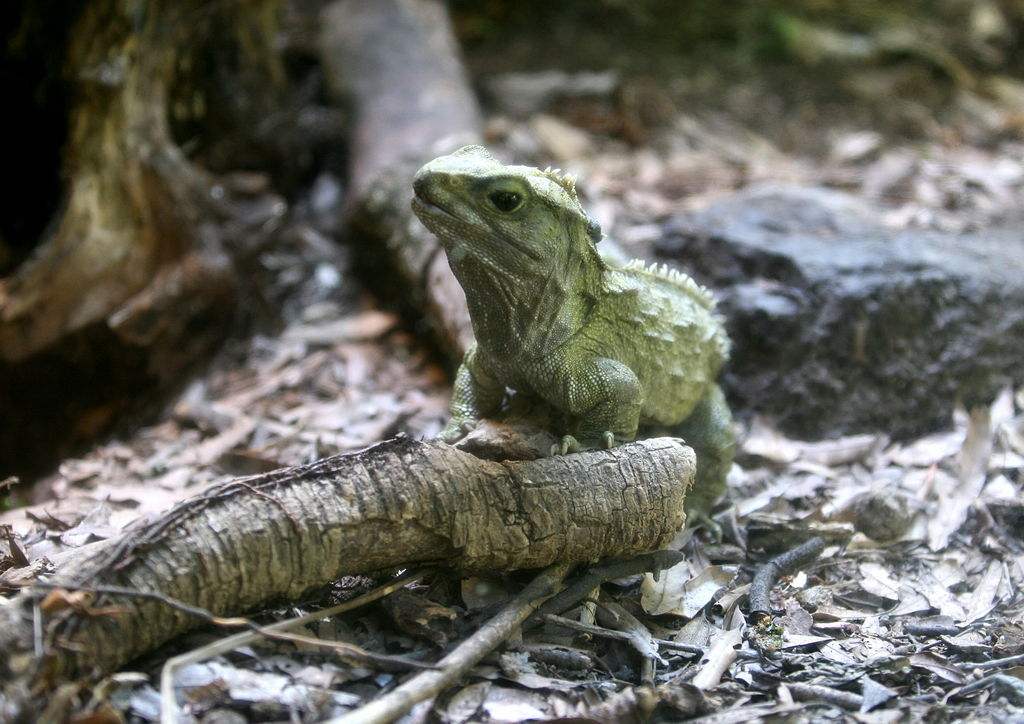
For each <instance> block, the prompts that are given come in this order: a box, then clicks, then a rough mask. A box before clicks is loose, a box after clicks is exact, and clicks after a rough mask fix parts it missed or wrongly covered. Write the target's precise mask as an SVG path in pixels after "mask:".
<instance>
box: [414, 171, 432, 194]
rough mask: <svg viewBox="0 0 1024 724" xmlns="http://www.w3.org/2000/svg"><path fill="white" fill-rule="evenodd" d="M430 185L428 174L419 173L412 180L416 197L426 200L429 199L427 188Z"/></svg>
mask: <svg viewBox="0 0 1024 724" xmlns="http://www.w3.org/2000/svg"><path fill="white" fill-rule="evenodd" d="M429 184H430V181H429V180H428V179H427V174H425V173H418V174H416V176H415V177H414V178H413V180H412V190H413V191H415V192H416V195H417V196H419V197H420V198H421V199H425V198H426V197H427V186H428V185H429Z"/></svg>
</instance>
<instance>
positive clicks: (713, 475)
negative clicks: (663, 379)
mask: <svg viewBox="0 0 1024 724" xmlns="http://www.w3.org/2000/svg"><path fill="white" fill-rule="evenodd" d="M675 432H676V434H677V435H679V436H680V437H681V438H683V439H684V440H685V441H686V444H687V445H689V446H690V447H692V448H693V450H694V452H695V453H696V454H697V475H696V478H695V480H694V483H693V487H692V488H690V492H689V493H687V495H686V517H687V521H686V522H687V524H688V525H691V526H692V525H693V524H694V523H698V522H704V523H706V524H708V527H709V528H711V530H712V532H713V533H714V532H715V529H716V528H717V525H716V524H714V523H713V522H712V521H711V520H710V518H709V514H710V513H711V508H712V507H713V506H714V504H715V502H716V501H717V500H718V499H719V498H720V497H722V495H723V494H724V493H725V478H726V476H727V475H728V474H729V468H731V467H732V461H733V457H734V456H735V454H736V434H735V432H734V431H733V429H732V413H731V412H730V411H729V405H728V403H727V402H726V401H725V395H724V394H723V393H722V390H721V388H720V387H719V386H718V385H713V386H712V387H711V389H709V390H708V394H707V395H705V396H704V399H703V400H701V401H700V402H699V403H698V404H697V407H695V408H694V410H693V412H691V413H690V416H689V417H688V418H686V419H685V420H684V421H683V422H682V423H681V424H680V425H679V426H678V427H677V428H676V430H675ZM718 532H719V533H720V531H718Z"/></svg>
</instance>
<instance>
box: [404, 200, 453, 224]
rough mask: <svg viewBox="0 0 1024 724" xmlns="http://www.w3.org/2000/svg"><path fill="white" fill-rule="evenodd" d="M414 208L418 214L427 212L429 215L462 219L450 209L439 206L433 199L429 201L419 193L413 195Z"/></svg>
mask: <svg viewBox="0 0 1024 724" xmlns="http://www.w3.org/2000/svg"><path fill="white" fill-rule="evenodd" d="M412 210H413V211H414V212H416V215H417V216H419V215H421V214H425V215H427V216H446V217H448V218H449V219H454V220H455V221H461V219H459V217H458V216H456V215H455V214H453V213H452V212H450V211H449V210H448V209H446V208H444V207H442V206H438V205H437V204H435V203H434V202H432V201H427V200H426V199H425V198H423V197H422V196H420V195H419V194H416V195H415V196H413V197H412Z"/></svg>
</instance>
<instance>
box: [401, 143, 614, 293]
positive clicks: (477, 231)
mask: <svg viewBox="0 0 1024 724" xmlns="http://www.w3.org/2000/svg"><path fill="white" fill-rule="evenodd" d="M413 188H414V189H415V197H414V198H413V201H412V208H413V211H415V212H416V215H417V216H418V217H419V218H420V220H421V221H422V222H423V224H424V225H425V226H426V227H427V228H428V229H430V230H431V231H432V232H433V233H434V234H436V235H437V237H438V238H439V239H440V241H441V244H442V245H443V246H444V248H445V251H446V252H447V254H448V260H449V263H450V264H451V266H452V268H453V269H455V270H456V272H457V271H458V268H459V266H460V264H462V263H463V262H464V261H466V260H467V259H471V260H474V261H477V262H483V263H486V264H488V265H489V266H491V267H495V266H496V267H499V268H505V269H509V270H518V271H520V272H527V271H535V272H537V273H538V274H541V275H543V274H547V273H549V272H550V271H551V270H552V269H558V268H573V267H574V266H575V265H574V264H571V263H570V262H572V261H574V260H579V259H581V258H583V259H585V260H587V261H593V262H594V263H596V264H600V261H599V257H598V256H597V251H596V249H595V248H594V243H595V242H597V241H598V240H600V238H601V229H600V227H599V226H598V225H597V222H595V221H594V220H593V219H591V218H590V217H589V216H588V215H587V213H586V212H585V211H584V210H583V207H582V206H581V205H580V201H579V197H578V196H577V195H576V187H575V180H574V179H573V178H572V177H571V176H569V175H567V174H565V175H563V174H562V173H561V172H559V171H552V170H550V169H548V170H546V171H541V170H539V169H536V168H532V167H529V166H506V165H505V164H503V163H501V162H500V161H498V160H497V159H495V158H494V157H493V156H492V155H491V154H490V153H488V152H487V150H486V149H485V148H483V147H482V146H465V147H464V148H461V149H459V150H458V151H456V152H455V153H452V154H451V155H448V156H441V157H440V158H435V159H434V160H433V161H430V162H429V163H427V164H426V165H424V166H423V167H422V168H421V169H420V170H419V171H418V172H417V173H416V176H415V179H414V180H413Z"/></svg>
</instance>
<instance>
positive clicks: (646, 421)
mask: <svg viewBox="0 0 1024 724" xmlns="http://www.w3.org/2000/svg"><path fill="white" fill-rule="evenodd" d="M413 189H414V195H413V200H412V206H413V211H414V212H415V214H416V215H417V216H418V217H419V219H420V220H421V221H422V222H423V224H424V225H425V226H426V227H427V228H428V229H429V230H430V231H431V232H432V233H433V234H434V235H436V236H437V238H438V240H439V241H440V244H441V246H442V248H443V249H444V250H445V253H446V254H447V257H448V263H449V265H450V266H451V269H452V272H453V273H454V275H455V277H456V279H457V280H458V281H459V284H460V285H461V286H462V288H463V290H464V291H465V294H466V302H467V305H468V309H469V316H470V321H471V322H472V327H473V333H474V337H475V339H476V342H475V344H473V345H472V346H471V347H470V348H469V349H468V350H467V351H466V353H465V356H464V358H463V361H462V364H461V365H460V367H459V369H458V372H457V373H456V377H455V383H454V390H453V393H452V401H451V421H450V422H449V424H448V426H447V427H446V428H445V429H444V431H443V432H442V433H441V437H442V439H444V440H445V441H447V442H455V441H457V440H458V439H460V438H461V437H462V436H464V435H465V434H466V433H467V432H468V431H469V430H471V429H472V428H473V427H474V426H475V425H476V424H477V422H478V421H479V420H480V419H482V418H485V417H491V416H493V415H495V414H496V413H497V412H499V411H500V410H501V408H502V405H503V403H504V401H505V400H506V395H507V390H513V391H514V392H515V393H516V394H523V395H528V396H531V397H532V398H540V400H542V401H543V402H545V403H546V404H547V405H549V406H550V407H551V408H553V409H554V410H555V411H557V412H558V413H560V418H561V419H563V420H564V421H565V422H564V424H565V429H562V430H554V431H552V432H555V433H558V434H561V437H560V442H558V443H556V445H554V446H553V449H552V454H562V455H564V454H568V453H571V452H575V451H578V450H581V449H589V448H594V447H603V448H610V447H613V446H615V445H617V444H620V443H623V442H628V441H630V440H633V439H635V438H636V436H637V434H638V430H639V428H640V426H641V425H644V427H645V428H647V429H656V430H660V431H666V430H667V431H668V432H669V434H674V435H676V436H678V437H681V438H683V439H684V440H685V441H686V442H687V444H689V445H690V446H691V447H693V448H694V450H695V452H696V454H697V472H696V477H695V483H694V487H693V489H692V490H691V491H690V494H689V495H688V496H687V503H686V508H687V513H688V515H689V516H690V517H691V518H692V517H693V516H696V517H697V519H699V520H705V521H707V520H708V519H707V515H708V513H709V511H710V508H711V506H712V505H713V504H714V502H715V500H716V499H717V498H718V497H720V496H721V494H722V493H723V492H724V490H725V476H726V473H727V472H728V470H729V468H730V466H731V464H732V458H733V452H734V448H735V439H734V434H733V430H732V418H731V414H730V411H729V407H728V405H727V404H726V401H725V396H724V395H723V394H722V390H721V389H720V387H719V385H718V384H717V382H716V380H717V377H718V375H719V372H720V370H721V369H722V367H723V365H724V364H725V362H726V360H727V359H728V356H729V339H728V336H727V335H726V332H725V329H724V323H723V320H722V317H721V316H720V315H719V314H717V313H716V311H715V299H714V297H713V296H712V294H711V293H710V292H709V291H708V290H707V289H705V288H704V287H702V286H700V285H699V284H698V283H697V282H696V281H694V280H693V279H692V278H690V277H689V276H687V275H685V274H683V273H681V272H679V271H676V270H674V269H669V268H668V267H666V266H664V265H662V266H655V265H651V266H648V265H645V264H644V263H643V262H642V261H639V260H636V261H632V262H629V263H628V264H624V265H622V264H615V263H613V262H612V261H610V260H608V259H606V258H605V257H603V256H602V255H601V254H600V253H599V251H598V247H597V244H598V242H599V241H600V240H601V237H602V232H601V228H600V226H599V225H598V224H597V222H596V221H595V220H594V219H593V218H592V217H591V216H589V215H588V214H587V212H586V211H585V210H584V208H583V206H582V204H581V203H580V200H579V196H578V194H577V191H576V183H575V179H574V178H573V177H572V176H571V175H569V174H565V173H562V172H560V171H559V170H558V169H554V170H552V169H550V168H549V169H545V170H540V169H537V168H533V167H529V166H511V165H505V164H503V163H501V162H500V161H498V160H497V159H495V158H494V157H493V156H492V155H491V154H490V153H489V152H488V151H487V150H486V149H485V148H483V147H482V146H466V147H463V148H461V149H459V150H458V151H456V152H454V153H452V154H450V155H446V156H441V157H439V158H435V159H434V160H432V161H430V162H428V163H427V164H425V165H424V166H423V167H422V168H420V169H419V171H417V173H416V175H415V177H414V179H413Z"/></svg>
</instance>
